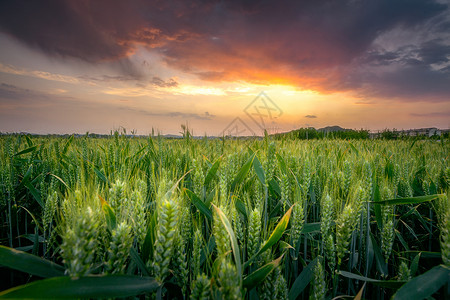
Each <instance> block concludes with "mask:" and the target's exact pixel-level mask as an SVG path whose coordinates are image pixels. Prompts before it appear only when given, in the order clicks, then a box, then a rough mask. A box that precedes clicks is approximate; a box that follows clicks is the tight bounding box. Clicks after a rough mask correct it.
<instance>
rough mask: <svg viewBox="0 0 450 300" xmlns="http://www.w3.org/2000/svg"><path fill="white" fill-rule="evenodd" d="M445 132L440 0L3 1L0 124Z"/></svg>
mask: <svg viewBox="0 0 450 300" xmlns="http://www.w3.org/2000/svg"><path fill="white" fill-rule="evenodd" d="M182 124H184V125H187V126H188V127H189V128H190V130H191V131H193V133H194V135H205V134H207V135H215V136H217V135H222V134H225V135H228V134H231V135H251V134H257V135H260V134H262V132H263V131H264V129H266V130H268V131H269V132H270V133H274V132H284V131H289V130H292V129H297V128H300V127H310V126H312V127H315V128H320V127H325V126H333V125H339V126H341V127H344V128H353V129H366V130H370V131H377V130H383V129H385V128H390V129H393V128H396V129H408V128H422V127H438V128H443V129H444V128H449V127H450V0H372V1H368V0H341V1H322V0H297V1H214V0H202V1H182V0H169V1H151V0H141V1H138V0H130V1H115V0H96V1H94V0H92V1H89V0H79V1H69V0H67V1H66V0H52V1H49V0H41V1H21V0H18V1H1V2H0V132H29V133H38V134H46V133H52V134H53V133H56V134H64V133H69V134H71V133H86V132H88V131H89V132H91V133H110V132H111V130H122V129H123V128H125V129H126V130H127V132H131V131H133V132H136V133H137V134H142V135H147V134H149V133H151V132H152V130H153V131H154V132H160V133H162V134H179V132H180V131H181V125H182Z"/></svg>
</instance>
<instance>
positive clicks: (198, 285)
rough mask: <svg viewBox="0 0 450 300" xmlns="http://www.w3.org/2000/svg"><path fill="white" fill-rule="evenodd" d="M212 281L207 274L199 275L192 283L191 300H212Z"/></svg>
mask: <svg viewBox="0 0 450 300" xmlns="http://www.w3.org/2000/svg"><path fill="white" fill-rule="evenodd" d="M210 285H211V283H210V280H209V278H208V276H206V275H205V274H201V275H198V276H197V278H196V279H195V281H194V282H193V283H192V290H191V297H190V299H191V300H207V299H210V297H209V295H210V294H211V291H210Z"/></svg>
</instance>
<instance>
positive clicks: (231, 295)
mask: <svg viewBox="0 0 450 300" xmlns="http://www.w3.org/2000/svg"><path fill="white" fill-rule="evenodd" d="M217 280H218V283H219V284H220V286H219V290H220V292H221V294H222V299H241V290H240V287H239V276H238V274H237V270H236V266H235V265H233V264H232V263H231V262H230V261H229V260H222V263H221V265H220V268H219V272H218V278H217Z"/></svg>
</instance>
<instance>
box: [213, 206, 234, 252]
mask: <svg viewBox="0 0 450 300" xmlns="http://www.w3.org/2000/svg"><path fill="white" fill-rule="evenodd" d="M220 209H222V207H220ZM222 211H223V210H222ZM213 234H214V237H215V239H216V247H217V256H218V257H221V256H223V255H224V254H225V253H227V252H228V251H229V250H231V245H230V239H229V237H228V233H227V230H226V229H225V226H224V225H223V223H222V221H221V220H220V217H219V216H218V215H217V214H215V215H214V227H213Z"/></svg>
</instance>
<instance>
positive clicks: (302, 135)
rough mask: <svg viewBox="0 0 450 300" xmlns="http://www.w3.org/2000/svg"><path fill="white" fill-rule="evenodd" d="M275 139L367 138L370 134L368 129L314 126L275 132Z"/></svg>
mask: <svg viewBox="0 0 450 300" xmlns="http://www.w3.org/2000/svg"><path fill="white" fill-rule="evenodd" d="M275 138H277V139H283V138H288V139H300V140H311V139H324V138H327V139H358V140H361V139H368V138H370V134H369V131H368V130H364V129H361V130H351V129H347V130H342V131H321V130H317V129H315V128H300V129H296V130H293V131H290V132H287V133H280V134H276V135H275Z"/></svg>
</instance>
